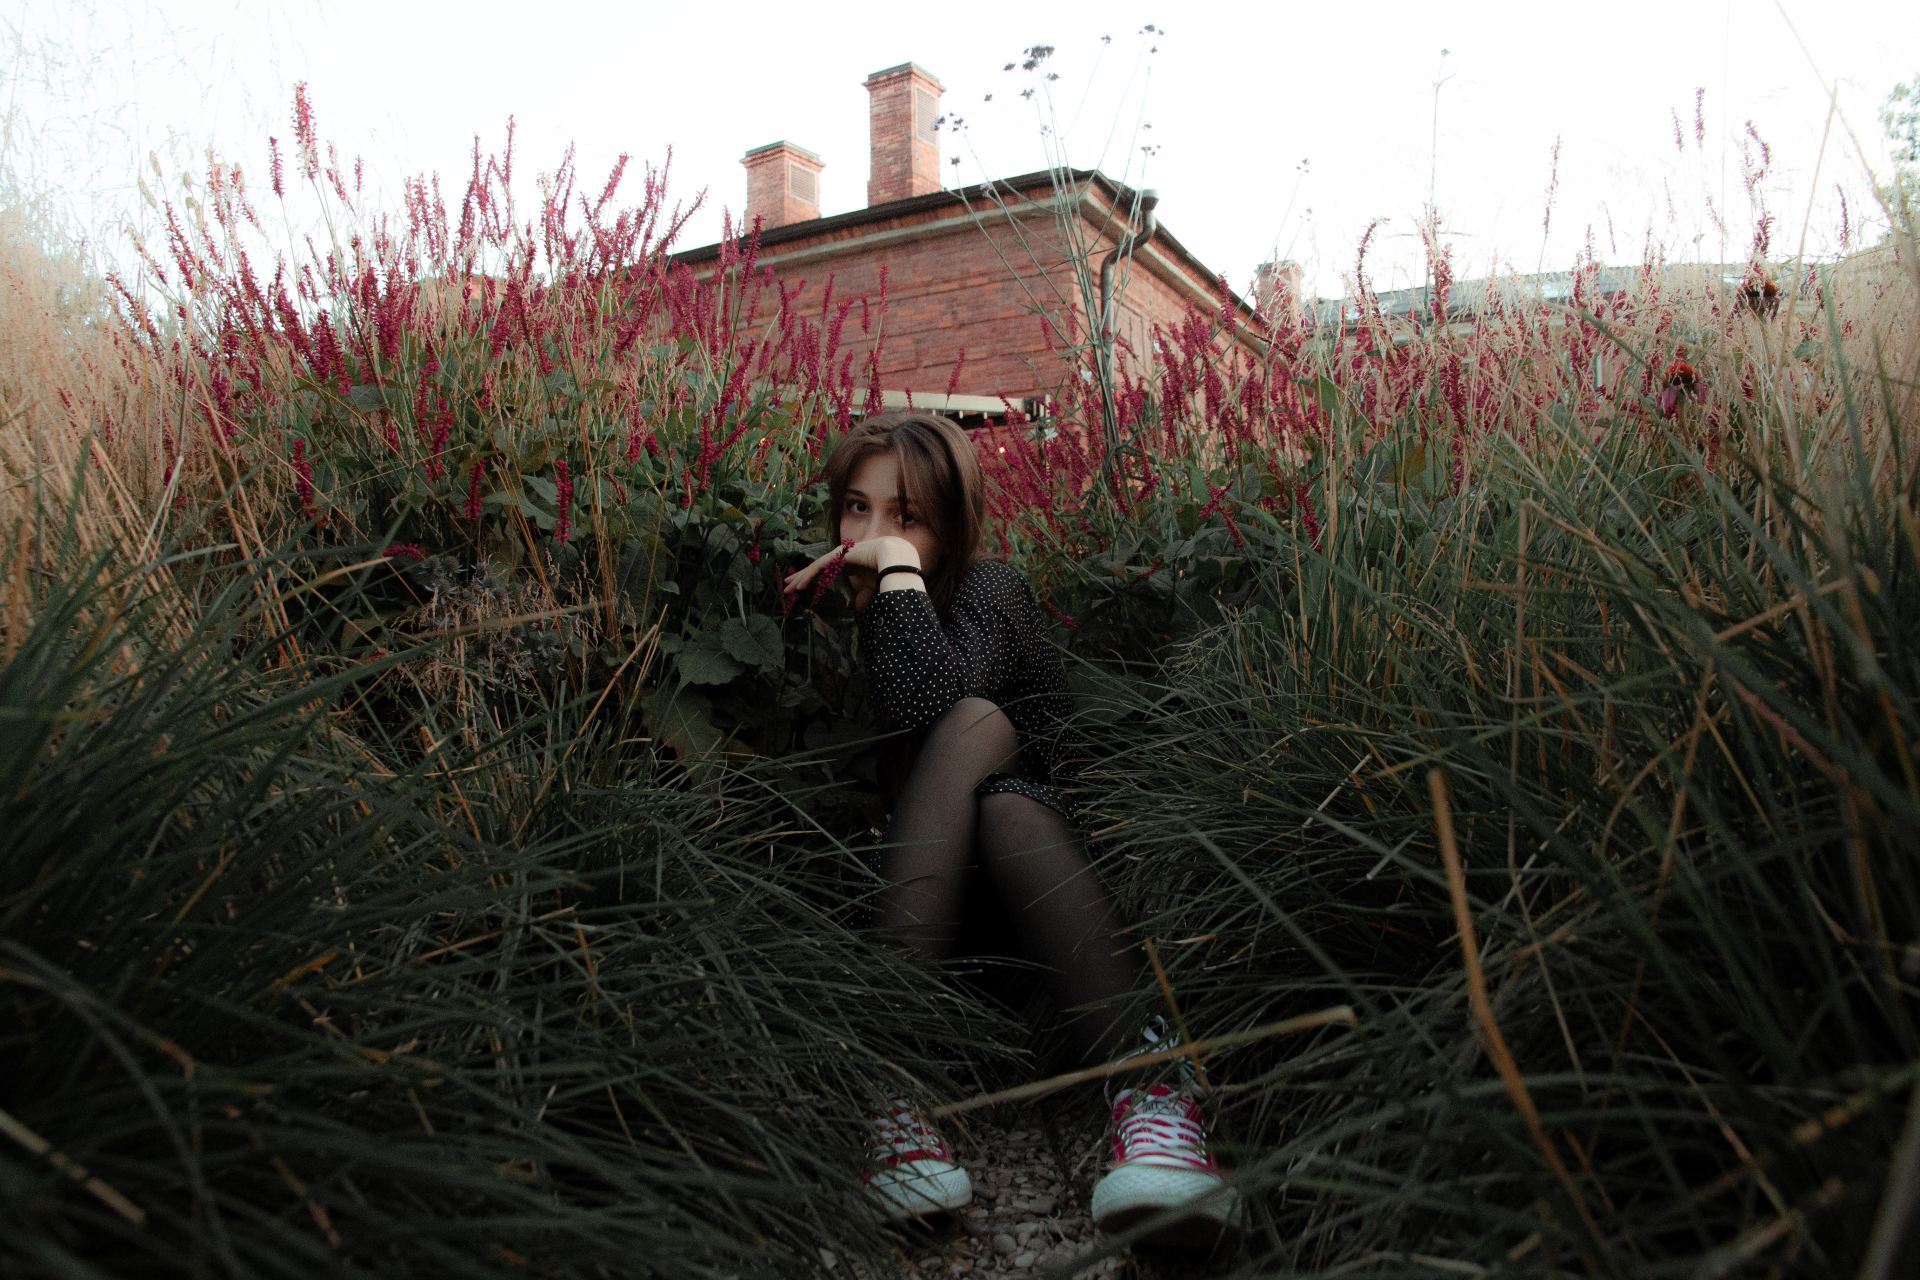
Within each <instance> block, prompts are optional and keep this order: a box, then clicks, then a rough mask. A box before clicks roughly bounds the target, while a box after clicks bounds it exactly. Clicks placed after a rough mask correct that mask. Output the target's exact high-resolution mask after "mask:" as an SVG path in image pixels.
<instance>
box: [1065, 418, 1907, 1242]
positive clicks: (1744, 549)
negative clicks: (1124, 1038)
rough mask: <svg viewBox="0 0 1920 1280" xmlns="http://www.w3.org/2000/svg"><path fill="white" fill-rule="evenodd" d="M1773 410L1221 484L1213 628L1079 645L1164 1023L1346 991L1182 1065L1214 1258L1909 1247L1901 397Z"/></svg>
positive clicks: (1128, 894) (1107, 845)
mask: <svg viewBox="0 0 1920 1280" xmlns="http://www.w3.org/2000/svg"><path fill="white" fill-rule="evenodd" d="M1883 386H1884V389H1885V392H1886V394H1887V396H1888V397H1889V402H1890V405H1891V404H1892V403H1897V402H1899V401H1901V400H1903V399H1904V398H1905V397H1907V396H1909V395H1910V390H1909V389H1907V388H1905V387H1903V386H1901V385H1899V384H1898V383H1896V382H1891V381H1883ZM1890 420H1891V421H1893V422H1895V423H1896V424H1898V423H1900V422H1901V421H1902V419H1901V416H1900V414H1899V413H1897V412H1893V413H1890ZM1816 425H1817V424H1815V423H1814V422H1812V421H1810V420H1807V419H1800V418H1793V417H1788V418H1786V419H1784V420H1781V421H1776V422H1775V423H1774V424H1773V428H1774V429H1773V433H1772V434H1771V435H1770V436H1767V437H1763V436H1762V435H1761V434H1760V433H1759V432H1757V431H1756V432H1755V433H1754V434H1752V435H1751V436H1749V437H1748V438H1746V439H1744V440H1741V441H1738V442H1736V444H1735V445H1734V448H1736V449H1737V450H1738V452H1737V453H1736V454H1735V455H1734V457H1733V460H1732V461H1731V463H1729V462H1728V460H1727V459H1726V458H1722V459H1721V460H1720V464H1719V465H1709V462H1708V460H1707V459H1706V458H1705V457H1703V456H1700V455H1697V454H1694V453H1692V452H1691V451H1690V450H1689V449H1688V447H1687V443H1686V441H1685V439H1684V438H1683V437H1682V436H1681V435H1680V434H1679V433H1677V432H1671V431H1662V432H1659V433H1657V434H1652V435H1641V434H1637V433H1636V434H1626V433H1621V434H1619V435H1616V436H1614V437H1612V438H1608V439H1602V440H1601V441H1599V442H1598V443H1595V442H1594V441H1593V439H1592V438H1591V436H1590V435H1588V434H1587V431H1586V428H1585V425H1584V424H1582V425H1581V427H1579V428H1578V429H1569V430H1567V431H1565V432H1564V433H1562V434H1561V435H1560V436H1559V438H1554V437H1553V436H1548V437H1547V438H1544V439H1536V440H1534V441H1530V442H1528V444H1527V446H1526V447H1522V445H1521V444H1519V443H1518V442H1516V441H1514V440H1511V439H1499V438H1495V439H1492V440H1489V441H1487V442H1486V444H1485V447H1484V449H1483V450H1482V452H1481V454H1480V457H1479V465H1478V467H1477V473H1476V477H1475V483H1473V484H1472V485H1470V486H1468V487H1467V488H1466V489H1464V490H1461V491H1458V492H1452V493H1449V492H1447V491H1446V490H1445V488H1444V486H1432V487H1424V488H1423V487H1422V486H1420V485H1417V484H1407V483H1404V480H1405V477H1406V472H1405V470H1404V469H1398V470H1396V469H1394V468H1392V467H1389V466H1376V467H1371V468H1370V467H1368V466H1367V464H1366V463H1365V462H1363V461H1357V460H1352V459H1349V460H1348V461H1356V465H1355V466H1353V467H1352V468H1350V469H1347V470H1345V471H1344V474H1345V475H1347V476H1349V477H1359V479H1357V480H1353V481H1351V482H1350V483H1347V484H1346V485H1345V486H1344V487H1342V486H1340V485H1336V484H1330V487H1329V498H1328V502H1329V505H1328V507H1326V508H1324V509H1323V512H1322V515H1323V518H1324V519H1325V520H1326V522H1327V523H1326V529H1325V533H1324V538H1323V541H1322V542H1321V544H1320V545H1319V546H1317V547H1316V546H1315V545H1314V544H1313V543H1312V542H1311V541H1310V540H1308V539H1306V538H1303V537H1301V536H1300V535H1299V534H1298V532H1297V526H1295V525H1294V524H1293V523H1292V522H1290V521H1284V520H1279V519H1274V518H1271V517H1269V518H1266V519H1264V520H1262V519H1260V513H1258V512H1251V513H1249V514H1248V515H1243V517H1242V519H1243V521H1247V522H1249V528H1248V536H1249V538H1250V540H1251V541H1252V542H1253V544H1254V546H1253V547H1252V548H1251V549H1250V551H1249V553H1248V556H1247V561H1248V567H1249V568H1250V569H1252V570H1253V572H1251V573H1249V574H1248V575H1246V576H1245V578H1244V582H1245V588H1244V590H1243V592H1242V597H1243V598H1241V599H1240V600H1239V601H1238V602H1237V603H1236V604H1232V605H1229V606H1227V614H1228V616H1227V617H1226V618H1225V619H1224V620H1223V621H1220V622H1217V623H1214V624H1212V625H1210V626H1207V627H1205V628H1204V629H1203V630H1201V631H1200V632H1199V633H1198V634H1197V635H1195V636H1194V638H1192V639H1191V640H1190V641H1188V642H1187V643H1186V644H1185V645H1184V646H1183V647H1181V648H1180V649H1179V651H1178V652H1177V653H1175V654H1174V655H1172V657H1171V658H1170V660H1169V661H1168V662H1166V663H1165V664H1164V666H1162V667H1161V668H1160V669H1158V670H1151V671H1143V670H1141V669H1138V668H1135V669H1133V670H1131V671H1128V672H1127V673H1125V674H1124V675H1123V676H1115V675H1114V674H1113V673H1112V671H1111V670H1106V671H1102V670H1099V669H1094V668H1088V669H1086V670H1084V671H1083V673H1082V677H1083V683H1084V686H1085V689H1086V694H1087V698H1086V701H1087V705H1088V714H1087V716H1086V721H1087V732H1088V733H1089V734H1090V735H1091V739H1092V743H1093V746H1094V749H1093V750H1092V751H1091V752H1090V756H1091V758H1092V760H1093V761H1094V762H1095V763H1093V764H1092V765H1091V767H1090V769H1089V772H1088V775H1087V783H1086V795H1087V797H1088V798H1089V799H1090V800H1092V801H1093V802H1094V803H1095V804H1096V805H1098V806H1099V807H1100V808H1101V810H1102V811H1103V814H1104V829H1103V831H1102V833H1101V835H1100V837H1099V843H1100V846H1101V849H1102V851H1103V866H1104V868H1105V870H1106V872H1107V874H1108V875H1109V877H1110V879H1111V881H1112V883H1113V884H1114V886H1115V889H1116V892H1117V894H1118V895H1119V896H1120V897H1121V899H1122V901H1123V903H1124V907H1125V910H1126V912H1127V913H1128V914H1130V915H1131V916H1132V918H1133V919H1134V920H1135V921H1136V925H1137V929H1138V931H1139V932H1140V933H1141V934H1142V935H1144V936H1148V937H1153V938H1157V939H1160V940H1161V942H1160V952H1161V954H1162V956H1163V957H1164V958H1165V960H1166V962H1167V965H1168V969H1169V972H1170V976H1171V979H1172V983H1173V986H1174V989H1175V991H1176V992H1177V993H1178V995H1179V997H1180V999H1181V1000H1182V1002H1183V1004H1184V1006H1185V1014H1186V1016H1187V1018H1188V1020H1189V1023H1190V1025H1192V1026H1193V1028H1194V1030H1195V1031H1196V1032H1198V1033H1203V1034H1223V1033H1229V1032H1234V1031H1239V1030H1243V1029H1246V1028H1251V1027H1255V1026H1258V1025H1261V1024H1263V1023H1268V1022H1272V1021H1273V1020H1275V1019H1276V1018H1278V1017H1284V1016H1287V1015H1291V1014H1297V1013H1301V1012H1305V1011H1309V1010H1311V1009H1316V1008H1320V1007H1323V1006H1326V1005H1331V1004H1340V1003H1344V1004H1348V1005H1351V1006H1352V1007H1353V1008H1354V1010H1355V1011H1356V1014H1357V1026H1356V1027H1355V1028H1354V1029H1353V1030H1350V1031H1347V1030H1326V1031H1321V1032H1317V1033H1315V1034H1314V1036H1313V1037H1311V1038H1308V1039H1305V1040H1296V1041H1271V1042H1266V1043H1264V1044H1262V1045H1260V1046H1258V1047H1252V1048H1243V1049H1239V1050H1234V1051H1230V1052H1229V1053H1228V1054H1225V1055H1222V1056H1221V1057H1220V1058H1219V1059H1218V1060H1216V1061H1214V1062H1212V1063H1210V1064H1208V1071H1209V1074H1210V1075H1211V1076H1212V1077H1213V1079H1214V1080H1215V1082H1216V1086H1217V1089H1218V1092H1219V1094H1220V1097H1221V1099H1222V1105H1223V1110H1224V1113H1225V1115H1224V1121H1223V1124H1222V1128H1223V1131H1224V1134H1225V1135H1226V1139H1227V1141H1228V1143H1229V1146H1230V1150H1231V1152H1232V1155H1233V1157H1234V1158H1236V1159H1237V1161H1238V1163H1239V1164H1240V1165H1241V1167H1242V1176H1243V1177H1244V1178H1245V1180H1246V1183H1247V1185H1248V1186H1249V1187H1250V1188H1255V1189H1257V1190H1258V1192H1259V1193H1260V1194H1257V1195H1256V1197H1255V1198H1256V1200H1257V1201H1258V1202H1259V1203H1260V1204H1261V1205H1262V1207H1263V1212H1262V1214H1261V1217H1260V1228H1259V1233H1258V1240H1257V1242H1256V1243H1255V1245H1254V1247H1253V1249H1252V1251H1251V1254H1250V1256H1249V1260H1248V1261H1247V1262H1246V1264H1245V1265H1244V1266H1243V1267H1242V1268H1241V1270H1240V1271H1238V1272H1237V1273H1236V1274H1244V1275H1249V1276H1251V1275H1294V1274H1298V1275H1361V1274H1364V1275H1407V1276H1414V1275H1419V1276H1431V1275H1436V1274H1459V1275H1523V1274H1524V1275H1609V1276H1683V1275H1684V1276H1719V1275H1804V1276H1837V1275H1859V1276H1863V1277H1876V1278H1877V1277H1886V1276H1893V1275H1903V1274H1908V1273H1909V1272H1910V1268H1911V1265H1912V1263H1913V1260H1914V1258H1915V1248H1916V1231H1920V1223H1916V1222H1915V1219H1914V1205H1915V1194H1916V1190H1917V1189H1920V1187H1917V1185H1916V1182H1915V1177H1916V1159H1920V1120H1917V1119H1916V1118H1915V1117H1916V1116H1920V1110H1916V1108H1917V1107H1920V1092H1916V1089H1917V1088H1920V1026H1916V1014H1920V1004H1916V999H1915V997H1916V995H1920V945H1917V944H1920V840H1916V838H1915V834H1914V833H1915V832H1916V831H1917V830H1920V785H1916V773H1917V772H1920V756H1917V755H1916V744H1920V707H1916V705H1915V702H1914V690H1915V689H1916V688H1920V643H1917V640H1920V578H1917V577H1916V572H1917V571H1920V520H1917V519H1916V507H1915V493H1916V481H1920V473H1916V470H1915V459H1914V457H1913V454H1912V452H1911V439H1910V437H1908V436H1907V435H1905V434H1904V427H1902V428H1900V429H1897V430H1895V431H1893V432H1892V433H1890V434H1889V435H1886V436H1878V435H1876V438H1875V439H1873V440H1868V439H1865V438H1862V437H1860V436H1858V435H1856V436H1855V438H1854V439H1853V441H1852V442H1851V444H1850V445H1843V446H1841V447H1840V448H1839V449H1837V450H1835V451H1834V452H1833V454H1832V455H1831V456H1830V457H1829V458H1828V459H1827V460H1826V462H1825V464H1824V465H1822V466H1821V467H1820V468H1818V469H1815V468H1814V467H1811V466H1800V467H1795V466H1794V465H1792V463H1791V461H1790V459H1791V457H1793V456H1794V448H1795V446H1798V447H1801V448H1805V447H1806V446H1807V444H1808V441H1807V440H1804V439H1800V440H1794V441H1791V442H1790V441H1789V439H1788V438H1787V437H1788V436H1789V435H1790V434H1791V433H1795V432H1807V433H1811V431H1812V430H1813V429H1814V428H1815V426H1816ZM1376 447H1377V448H1380V449H1381V451H1382V453H1383V454H1385V455H1386V457H1388V458H1391V456H1392V451H1391V448H1390V447H1386V446H1376ZM1340 461H1341V460H1340V459H1338V458H1336V460H1335V461H1334V463H1333V464H1331V465H1330V466H1329V468H1328V472H1329V474H1330V475H1339V474H1343V472H1342V470H1341V467H1340ZM1369 477H1372V481H1373V482H1372V483H1368V482H1367V481H1368V478H1369ZM1255 521H1258V523H1257V525H1256V524H1254V523H1253V522H1255ZM1443 810H1444V813H1445V821H1446V822H1448V823H1450V827H1451V831H1452V833H1453V840H1454V852H1453V853H1452V855H1451V857H1450V856H1449V854H1448V853H1447V852H1446V851H1445V849H1444V847H1443V845H1444V842H1443V841H1442V839H1441V838H1440V835H1439V831H1440V828H1441V825H1442V821H1443V818H1442V811H1443ZM1455 868H1457V877H1458V882H1459V885H1460V889H1461V891H1462V893H1463V904H1462V905H1463V906H1464V915H1465V916H1466V917H1467V918H1468V919H1469V920H1470V921H1471V925H1472V932H1471V935H1467V934H1465V933H1463V931H1462V929H1461V927H1460V925H1461V915H1460V914H1459V913H1457V912H1456V909H1455V906H1454V900H1453V891H1452V888H1451V886H1450V875H1449V873H1450V870H1453V869H1455ZM1469 937H1470V938H1471V941H1469ZM1476 982H1482V983H1484V991H1485V994H1486V999H1485V1001H1484V1002H1479V1001H1476V999H1475V998H1474V997H1473V995H1472V989H1473V986H1474V984H1475V983H1476ZM1503 1062H1504V1063H1507V1064H1510V1065H1508V1066H1507V1067H1506V1068H1505V1069H1503ZM1536 1117H1537V1119H1536Z"/></svg>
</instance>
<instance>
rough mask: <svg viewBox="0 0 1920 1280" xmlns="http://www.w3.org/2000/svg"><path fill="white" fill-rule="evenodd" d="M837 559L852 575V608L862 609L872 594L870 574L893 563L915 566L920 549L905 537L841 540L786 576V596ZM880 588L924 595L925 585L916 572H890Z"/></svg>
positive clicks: (888, 567) (918, 562) (918, 558)
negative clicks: (838, 543)
mask: <svg viewBox="0 0 1920 1280" xmlns="http://www.w3.org/2000/svg"><path fill="white" fill-rule="evenodd" d="M836 560H840V561H843V562H844V565H845V569H846V570H847V571H848V572H849V573H850V574H851V577H852V580H851V584H850V585H851V586H852V587H853V607H854V608H855V609H864V608H865V607H866V604H867V601H869V600H871V599H872V598H873V597H874V595H875V587H874V582H873V576H874V575H875V574H876V573H878V572H879V571H880V570H882V569H891V568H893V567H894V566H895V565H903V564H904V565H912V566H913V567H914V568H916V569H918V568H919V567H920V552H919V550H918V549H917V548H916V547H915V546H914V545H913V544H912V543H911V542H908V541H907V540H906V539H905V538H894V537H885V538H868V539H866V540H864V541H862V542H853V541H851V540H849V541H847V542H843V543H841V544H840V545H839V546H837V547H835V548H833V549H832V550H831V551H828V552H827V553H825V554H824V555H820V556H817V557H815V558H814V560H813V562H812V563H811V564H809V565H807V566H805V567H804V568H801V569H797V570H795V571H794V572H792V573H790V574H788V575H787V581H786V584H785V591H786V595H787V597H788V599H789V600H791V599H792V598H793V597H794V596H796V595H798V594H799V593H800V592H801V591H803V590H805V589H806V585H807V584H808V583H809V582H812V581H813V580H814V579H815V578H817V577H819V576H820V575H821V574H822V573H825V572H826V571H827V567H828V566H829V565H831V564H832V563H833V562H834V561H836ZM879 590H880V591H918V592H920V593H922V594H925V592H926V590H927V584H926V581H925V579H924V578H922V576H921V575H920V574H918V573H890V574H888V575H887V576H886V580H885V581H883V582H881V583H880V584H879Z"/></svg>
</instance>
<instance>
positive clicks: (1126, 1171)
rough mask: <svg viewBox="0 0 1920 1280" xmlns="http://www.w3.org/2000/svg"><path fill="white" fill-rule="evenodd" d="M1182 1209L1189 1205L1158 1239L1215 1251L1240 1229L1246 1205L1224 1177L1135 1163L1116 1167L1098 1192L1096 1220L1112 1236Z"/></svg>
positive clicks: (1154, 1236)
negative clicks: (1177, 1207)
mask: <svg viewBox="0 0 1920 1280" xmlns="http://www.w3.org/2000/svg"><path fill="white" fill-rule="evenodd" d="M1182 1205H1184V1206H1188V1209H1187V1212H1186V1213H1185V1214H1183V1215H1182V1216H1181V1217H1180V1219H1179V1220H1178V1221H1176V1222H1174V1223H1172V1224H1170V1225H1169V1226H1167V1227H1163V1228H1161V1229H1160V1230H1158V1231H1155V1232H1154V1233H1153V1234H1152V1236H1151V1237H1150V1238H1151V1239H1152V1240H1153V1241H1155V1242H1156V1243H1162V1244H1170V1245H1182V1246H1190V1247H1199V1248H1213V1247H1216V1246H1218V1245H1219V1244H1221V1243H1223V1242H1224V1241H1225V1240H1226V1239H1227V1238H1229V1237H1231V1236H1234V1235H1237V1234H1238V1233H1239V1231H1240V1226H1241V1222H1242V1219H1243V1217H1244V1212H1245V1206H1244V1205H1243V1204H1242V1202H1241V1199H1240V1193H1239V1192H1238V1191H1236V1190H1234V1189H1233V1188H1232V1187H1230V1186H1228V1185H1226V1183H1225V1182H1223V1181H1222V1180H1221V1178H1220V1175H1219V1174H1218V1173H1210V1172H1208V1171H1206V1170H1204V1169H1195V1168H1191V1167H1186V1166H1174V1165H1164V1164H1147V1163H1142V1162H1139V1161H1134V1162H1130V1163H1128V1164H1123V1165H1120V1166H1119V1167H1117V1168H1115V1169H1113V1170H1112V1171H1110V1172H1109V1173H1108V1174H1107V1175H1106V1176H1105V1177H1103V1178H1101V1179H1100V1181H1099V1182H1097V1183H1095V1184H1094V1188H1093V1222H1094V1225H1095V1226H1096V1227H1098V1228H1099V1229H1100V1230H1101V1231H1104V1232H1108V1233H1118V1232H1122V1231H1126V1230H1129V1229H1131V1228H1132V1227H1134V1226H1137V1225H1138V1224H1140V1223H1142V1222H1144V1221H1146V1220H1147V1219H1148V1218H1151V1217H1153V1216H1154V1215H1156V1214H1158V1213H1161V1212H1163V1211H1164V1210H1168V1209H1172V1208H1174V1207H1175V1206H1182Z"/></svg>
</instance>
